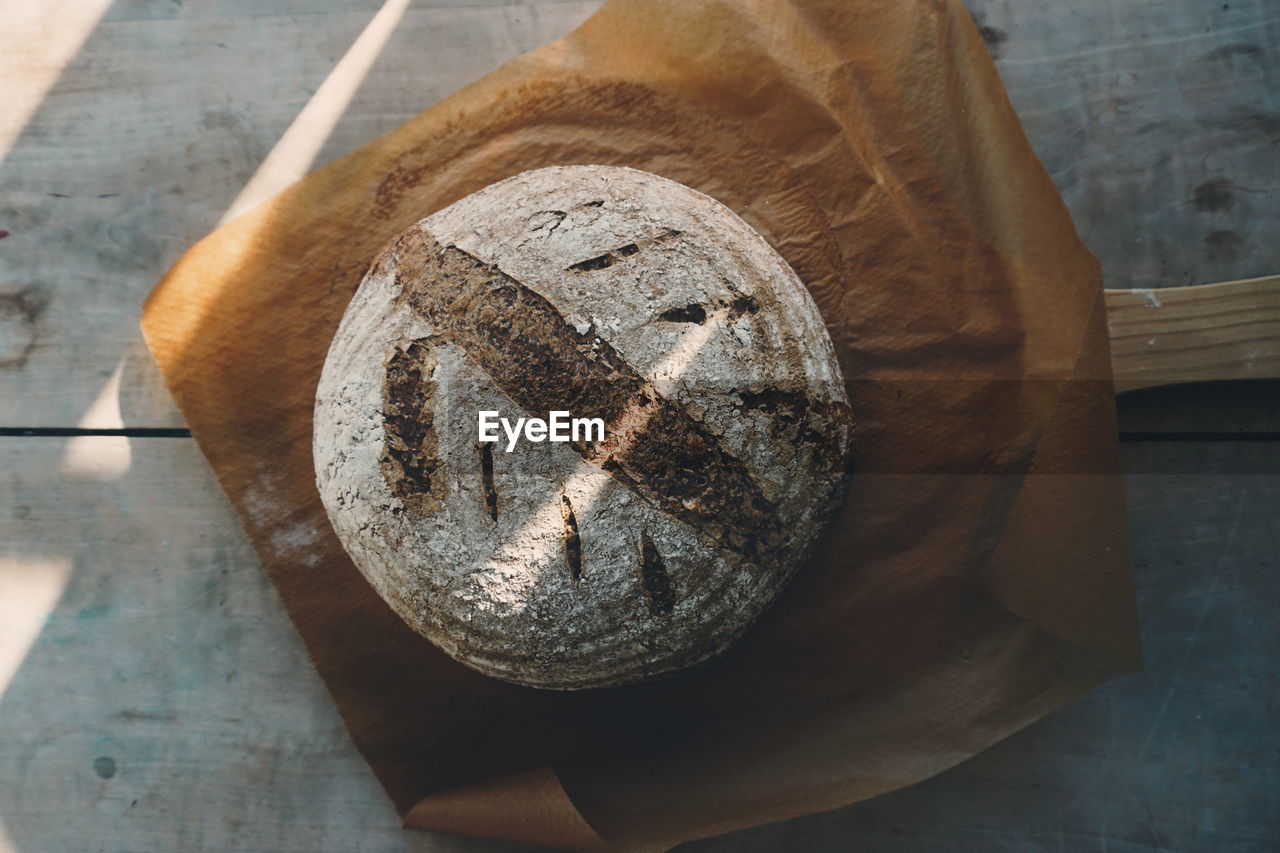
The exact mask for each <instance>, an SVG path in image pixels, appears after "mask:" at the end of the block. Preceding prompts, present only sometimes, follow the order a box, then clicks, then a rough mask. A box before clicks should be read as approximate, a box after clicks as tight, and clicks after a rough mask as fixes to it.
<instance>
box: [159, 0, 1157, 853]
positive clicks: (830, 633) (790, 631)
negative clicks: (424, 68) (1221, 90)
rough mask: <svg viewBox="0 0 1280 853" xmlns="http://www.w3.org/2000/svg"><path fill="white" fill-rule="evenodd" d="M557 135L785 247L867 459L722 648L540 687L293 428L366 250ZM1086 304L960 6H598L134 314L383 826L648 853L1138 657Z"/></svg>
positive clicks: (562, 158)
mask: <svg viewBox="0 0 1280 853" xmlns="http://www.w3.org/2000/svg"><path fill="white" fill-rule="evenodd" d="M569 163H601V164H614V165H626V166H633V167H636V168H640V169H646V170H649V171H652V172H656V173H658V174H661V175H665V176H666V177H669V178H672V179H674V180H677V181H681V182H683V183H685V184H688V185H690V186H693V187H695V188H697V189H699V190H701V191H703V192H706V193H708V194H710V195H712V196H713V197H715V198H717V199H719V200H720V201H722V202H724V203H725V204H727V205H728V206H729V207H731V208H732V209H734V210H735V211H737V212H738V213H739V214H740V215H741V216H743V217H744V218H745V219H746V220H747V221H748V222H749V223H751V225H753V226H754V227H755V228H756V229H757V230H759V231H760V232H761V233H762V234H763V235H764V236H765V237H766V238H767V239H768V240H769V241H770V243H771V244H772V245H773V246H774V247H775V248H776V249H777V250H778V251H779V252H780V253H781V254H782V255H783V256H784V257H785V258H786V259H787V260H788V261H789V262H790V263H791V265H792V266H793V267H794V268H795V269H796V271H797V272H798V273H799V275H800V277H801V279H802V280H803V281H804V282H805V283H806V285H807V286H808V287H809V289H810V290H811V292H812V293H813V296H814V298H815V300H816V301H817V303H818V305H819V307H820V309H821V311H822V314H823V317H824V318H825V320H826V322H827V325H828V328H829V330H830V333H831V336H832V339H833V340H834V342H835V345H836V348H837V351H838V355H839V358H840V362H841V365H842V367H843V370H844V373H845V376H846V378H847V380H848V384H849V396H850V398H851V400H852V403H853V407H854V410H855V413H856V414H857V417H858V420H859V428H858V448H857V453H858V474H857V476H856V477H855V478H854V483H853V486H852V488H851V491H850V494H849V496H848V500H847V502H846V505H845V507H844V510H843V512H842V514H841V515H840V516H839V517H838V519H837V520H836V521H835V522H834V523H833V525H832V526H831V529H830V531H829V534H828V536H827V537H826V539H825V541H824V545H823V547H822V548H821V550H820V552H819V553H818V555H817V556H816V557H815V558H814V559H813V560H812V561H811V563H810V564H809V565H807V566H806V567H804V568H803V569H802V570H801V571H800V573H799V574H798V575H797V577H796V579H795V580H794V581H793V583H792V584H791V585H790V587H788V589H787V590H786V591H785V592H784V593H783V595H782V597H781V598H780V599H779V601H778V602H777V604H776V605H775V607H774V608H773V609H772V610H771V611H770V612H769V613H768V614H767V615H766V616H765V618H764V619H763V620H762V622H761V623H760V624H759V625H758V626H757V627H756V628H754V629H753V630H752V631H751V633H750V634H749V635H748V636H747V637H746V639H745V640H744V641H743V642H742V643H741V644H740V645H739V646H738V647H737V648H735V649H734V650H733V651H732V652H731V653H730V654H729V655H728V656H727V657H726V658H724V659H723V660H721V661H719V662H718V663H717V664H715V665H714V666H712V667H710V668H707V669H704V670H700V671H697V672H692V673H688V674H685V675H682V676H678V677H675V678H671V679H668V680H666V681H661V682H657V683H654V684H648V685H639V686H634V687H627V688H615V689H609V690H599V691H587V692H580V693H555V692H540V691H535V690H531V689H527V688H520V687H515V686H511V685H507V684H503V683H501V682H498V681H495V680H492V679H489V678H486V677H484V676H481V675H478V674H476V673H474V672H472V671H470V670H468V669H466V668H464V667H462V666H461V665H459V664H456V663H454V662H453V661H451V660H450V659H448V658H447V657H445V656H444V655H443V654H442V653H440V652H439V651H437V650H436V649H435V648H434V647H433V646H432V645H431V644H430V643H428V642H427V641H426V640H423V639H421V638H420V637H418V636H417V635H416V634H414V633H413V632H412V631H410V630H409V629H408V628H407V627H405V625H404V624H403V623H401V622H400V620H399V619H398V618H396V617H395V616H394V615H393V614H392V612H391V611H390V610H389V609H388V608H387V607H386V606H385V605H384V604H383V603H382V601H381V600H380V599H379V598H378V597H377V595H376V594H374V592H373V591H372V590H371V589H370V588H369V586H368V585H367V584H366V583H365V582H364V580H363V579H362V578H361V577H360V575H359V573H358V572H357V571H356V570H355V569H354V568H353V566H352V565H351V563H350V561H349V560H348V558H347V557H346V555H345V553H344V552H343V550H342V548H341V546H340V545H339V543H338V541H337V539H336V537H335V536H334V534H333V532H332V530H331V529H330V527H329V524H328V522H327V520H326V518H325V514H324V511H323V509H322V507H321V505H320V500H319V496H318V494H317V492H316V488H315V485H314V478H313V474H312V463H311V451H310V447H311V412H312V401H313V395H314V392H315V387H316V382H317V379H318V376H319V373H320V369H321V365H322V363H323V361H324V357H325V352H326V349H327V347H328V344H329V341H330V338H331V336H332V334H333V331H334V329H335V327H336V326H337V323H338V321H339V319H340V317H341V316H342V313H343V311H344V310H345V308H346V305H347V302H348V300H349V298H350V296H351V294H352V293H353V292H354V290H355V288H356V286H357V285H358V284H359V282H360V279H361V276H362V275H363V273H364V271H365V269H366V267H367V266H368V264H369V262H370V260H371V259H372V258H373V257H374V255H375V254H376V252H377V251H378V249H379V248H380V247H381V246H382V245H383V244H384V243H386V242H387V241H388V240H389V239H390V238H391V237H392V236H394V235H395V234H396V233H397V232H399V231H400V230H402V229H403V228H405V227H406V226H408V225H409V224H411V223H412V222H414V221H416V220H418V219H420V218H422V217H424V216H427V215H428V214H430V213H432V212H434V211H436V210H438V209H440V208H441V207H444V206H445V205H447V204H449V203H451V202H453V201H455V200H457V199H459V198H461V197H463V196H465V195H467V194H469V193H471V192H474V191H475V190H478V189H480V188H481V187H483V186H485V185H487V184H489V183H492V182H494V181H497V180H499V179H502V178H505V177H507V176H509V175H512V174H515V173H517V172H520V171H523V170H526V169H533V168H537V167H541V166H546V165H552V164H569ZM1101 297H1102V292H1101V289H1100V280H1099V270H1098V265H1097V263H1096V261H1095V260H1094V258H1093V257H1092V256H1091V255H1090V254H1089V253H1088V252H1087V251H1086V250H1085V249H1084V248H1083V246H1082V245H1081V244H1080V242H1079V240H1078V239H1077V237H1076V235H1075V232H1074V230H1073V228H1072V225H1071V222H1070V220H1069V217H1068V215H1067V212H1066V210H1065V208H1064V207H1063V205H1062V203H1061V200H1060V199H1059V197H1058V195H1057V193H1056V191H1055V190H1054V188H1053V186H1052V184H1051V183H1050V181H1049V179H1048V177H1047V176H1046V174H1045V172H1044V170H1043V169H1042V168H1041V166H1040V164H1039V162H1038V161H1037V160H1036V158H1035V156H1034V154H1033V153H1032V151H1031V149H1030V147H1029V145H1028V144H1027V142H1026V140H1025V138H1024V136H1023V134H1022V132H1021V130H1020V128H1019V125H1018V122H1017V120H1016V118H1015V115H1014V113H1013V111H1012V109H1011V107H1010V105H1009V103H1008V101H1007V99H1006V97H1005V94H1004V92H1003V89H1002V88H1001V86H1000V83H999V80H998V78H997V76H996V73H995V70H994V67H993V66H992V63H991V61H990V59H989V57H988V55H987V53H986V51H985V48H984V46H983V45H982V42H981V40H980V38H979V36H978V34H977V32H976V31H975V28H974V26H973V24H972V22H971V21H970V19H969V16H968V14H967V13H966V12H965V10H964V8H963V7H962V5H961V3H960V2H959V0H900V2H892V3H888V2H884V1H883V0H710V1H709V2H708V1H707V0H703V2H696V3H695V2H687V0H613V2H610V3H608V4H607V5H606V6H604V7H603V9H602V10H601V11H600V12H599V13H597V14H596V15H595V16H594V17H592V18H591V19H590V20H589V21H588V22H587V23H585V24H584V25H583V26H582V27H581V28H580V29H578V30H577V31H576V32H574V33H573V34H571V35H570V36H568V37H566V38H564V39H561V40H559V41H556V42H553V43H551V44H548V45H546V46H544V47H542V48H540V49H539V50H536V51H534V52H533V53H530V54H528V55H526V56H524V57H521V58H520V59H517V60H515V61H513V62H511V63H509V64H507V65H505V66H503V67H502V68H500V69H499V70H497V71H495V72H494V73H492V74H491V75H489V76H488V77H486V78H484V79H482V80H481V81H479V82H477V83H475V84H473V85H471V86H470V87H468V88H466V89H464V90H463V91H461V92H459V93H458V94H456V95H454V96H452V97H450V98H448V99H447V100H445V101H443V102H441V103H439V104H437V105H436V106H434V107H432V108H430V109H428V110H427V111H426V112H424V113H422V114H421V115H419V116H418V117H416V118H414V119H413V120H411V121H409V122H408V123H407V124H405V125H404V126H402V127H401V128H399V129H398V130H396V131H394V132H392V133H390V134H388V135H386V136H384V137H382V138H380V139H378V140H376V141H374V142H372V143H370V144H369V145H366V146H365V147H363V148H361V149H359V150H357V151H355V152H353V153H351V154H350V155H348V156H346V157H344V158H342V159H341V160H339V161H337V162H335V163H333V164H332V165H330V166H328V167H326V168H324V169H322V170H320V171H319V172H316V173H315V174H313V175H311V176H310V177H308V178H306V179H305V180H303V181H301V182H299V183H297V184H295V185H294V186H293V187H291V188H290V189H289V190H287V191H285V192H283V193H281V194H280V195H278V196H277V197H275V198H274V199H272V200H271V201H269V202H268V203H266V204H265V205H263V206H262V207H260V208H258V209H256V210H254V211H252V212H250V213H249V214H246V215H245V216H243V217H241V218H239V219H237V220H236V221H234V222H232V223H230V224H228V225H226V226H224V227H222V228H219V229H218V230H217V231H215V232H214V233H213V234H211V235H210V236H209V237H208V238H206V239H205V240H203V241H202V242H201V243H199V244H198V245H197V246H195V247H194V248H192V249H191V250H190V251H189V252H188V253H187V254H186V255H184V256H183V257H182V258H181V260H180V261H179V262H178V263H177V264H176V265H175V266H174V268H173V269H172V270H171V271H170V272H169V273H168V274H167V275H166V277H165V278H164V279H163V281H162V282H161V283H160V284H159V285H158V286H157V287H156V289H155V291H154V292H153V293H152V295H151V297H150V299H149V301H148V302H147V305H146V308H145V311H144V315H143V329H144V332H145V335H146V338H147V341H148V343H149V345H150V346H151V348H152V351H153V352H154V354H155V357H156V359H157V360H158V362H159V363H160V366H161V368H162V369H163V371H164V373H165V376H166V379H167V381H168V383H169V386H170V388H171V390H172V392H173V394H174V396H175V397H176V398H177V401H178V404H179V406H180V407H181V409H182V411H183V413H184V414H185V416H186V418H187V420H188V422H189V423H190V425H191V429H192V431H193V433H194V435H195V437H196V439H197V441H198V442H199V444H200V447H201V448H202V449H203V451H204V453H205V454H206V456H207V457H208V458H209V460H210V462H211V463H212V465H213V467H214V470H215V471H216V472H217V475H218V478H219V480H220V481H221V483H222V485H223V486H224V488H225V489H226V491H227V493H228V494H229V495H230V497H231V499H232V501H233V502H234V503H235V506H236V508H237V510H238V511H239V513H240V517H241V519H242V521H243V523H244V527H245V530H246V531H247V532H248V535H249V536H250V538H251V539H252V541H253V543H254V545H255V546H256V548H257V550H258V553H259V554H260V555H261V557H262V561H263V564H264V565H265V567H266V569H267V571H268V573H269V574H270V576H271V579H272V580H273V581H274V583H275V585H276V588H277V589H278V590H279V592H280V595H281V597H282V599H283V600H284V603H285V605H286V607H287V609H288V611H289V614H290V616H291V618H292V619H293V622H294V624H295V625H296V627H297V629H298V631H299V632H300V634H301V635H302V637H303V639H304V641H305V642H306V645H307V648H308V650H309V652H310V654H311V657H312V659H313V661H314V662H315V665H316V669H317V670H318V671H319V673H320V675H321V676H322V677H323V678H324V680H325V682H326V684H327V686H328V688H329V690H330V692H331V693H332V695H333V698H334V701H335V702H336V704H337V706H338V709H339V710H340V711H341V713H342V716H343V718H344V720H345V722H346V724H347V726H348V728H349V730H350V732H351V736H352V738H353V739H354V741H355V743H356V745H357V746H358V747H359V749H360V750H361V752H362V753H363V754H364V755H365V757H366V758H367V759H368V761H369V763H370V765H371V766H372V767H373V769H374V771H375V773H376V774H377V776H378V779H379V780H380V781H381V783H382V785H383V786H384V787H385V789H386V791H387V793H388V794H389V795H390V797H391V799H392V800H393V801H394V803H395V805H396V807H397V808H398V809H399V810H400V813H401V814H402V815H404V816H405V817H406V823H407V824H408V825H410V826H414V827H420V828H427V829H437V830H443V831H448V832H459V833H468V834H475V835H483V836H491V837H497V838H508V839H516V840H523V841H528V842H532V843H536V844H542V845H546V846H552V847H564V848H568V849H578V850H662V849H666V848H669V847H670V846H673V845H675V844H677V843H679V842H681V841H683V840H687V839H690V838H696V837H702V836H707V835H711V834H715V833H719V832H724V831H728V830H731V829H736V828H740V827H744V826H750V825H753V824H759V823H764V822H768V821H773V820H778V819H782V818H787V817H791V816H794V815H799V814H804V813H809V812H814V811H819V810H823V809H829V808H833V807H836V806H839V805H843V804H846V803H849V802H852V801H855V800H858V799H862V798H866V797H871V796H874V795H876V794H879V793H882V792H884V791H888V790H891V789H893V788H897V787H900V786H903V785H907V784H910V783H912V782H915V781H918V780H920V779H923V778H925V777H927V776H929V775H931V774H934V773H937V772H939V771H940V770H942V769H945V768H946V767H949V766H951V765H953V764H955V763H956V762H958V761H961V760H963V759H964V758H966V757H968V756H970V755H972V754H973V753H974V752H976V751H978V750H981V749H983V748H985V747H986V746H988V745H990V744H991V743H993V742H995V741H997V740H999V739H1000V738H1003V737H1005V736H1007V735H1008V734H1010V733H1011V732H1013V731H1014V730H1016V729H1018V728H1019V727H1021V726H1024V725H1026V724H1027V723H1029V722H1031V721H1033V720H1035V719H1037V718H1038V717H1040V716H1042V715H1044V714H1045V713H1047V712H1049V711H1050V710H1052V709H1053V708H1055V707H1058V706H1059V705H1061V704H1062V703H1064V702H1066V701H1067V700H1068V699H1070V698H1071V697H1073V696H1075V695H1078V694H1079V693H1081V692H1082V691H1084V690H1086V689H1088V688H1089V687H1091V686H1093V685H1095V684H1097V683H1099V682H1100V681H1102V680H1104V679H1106V678H1108V677H1111V676H1113V675H1115V674H1118V673H1120V672H1124V671H1127V670H1129V669H1132V668H1134V667H1136V666H1138V665H1139V651H1138V641H1137V631H1136V617H1135V612H1134V605H1133V595H1132V590H1131V587H1130V578H1129V566H1128V554H1127V537H1126V531H1125V525H1124V520H1123V504H1122V499H1121V493H1120V483H1119V479H1118V475H1117V471H1118V466H1117V460H1116V452H1117V449H1116V440H1115V423H1114V405H1113V401H1112V397H1111V393H1112V390H1111V381H1110V365H1109V361H1108V358H1109V356H1108V351H1107V335H1106V328H1105V325H1104V322H1105V321H1104V317H1103V311H1102V301H1101Z"/></svg>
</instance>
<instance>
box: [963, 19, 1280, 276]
mask: <svg viewBox="0 0 1280 853" xmlns="http://www.w3.org/2000/svg"><path fill="white" fill-rule="evenodd" d="M966 2H967V4H968V6H969V8H970V9H971V10H972V11H973V13H974V17H975V19H976V20H977V21H978V22H979V24H980V25H981V26H982V28H983V31H984V34H985V35H986V37H987V42H988V45H989V46H990V48H991V51H992V53H993V55H994V56H995V57H996V66H997V67H998V68H999V69H1000V75H1001V78H1002V79H1003V80H1004V83H1005V87H1006V88H1007V89H1008V90H1009V95H1010V98H1011V99H1012V101H1013V104H1014V106H1015V107H1016V108H1017V110H1018V115H1019V117H1020V118H1021V119H1022V123H1023V127H1024V128H1025V129H1026V132H1027V136H1028V137H1029V138H1030V140H1031V143H1032V145H1033V146H1034V147H1035V149H1036V151H1037V153H1038V154H1039V155H1040V158H1041V159H1042V160H1043V161H1044V164H1045V166H1046V168H1047V169H1048V171H1049V174H1050V175H1052V176H1053V179H1054V181H1055V182H1056V183H1057V185H1058V188H1059V190H1061V191H1062V194H1063V196H1064V198H1065V199H1066V202H1067V206H1068V207H1069V208H1070V209H1071V213H1072V215H1073V216H1074V217H1075V220H1076V226H1077V228H1078V229H1079V231H1080V234H1081V236H1082V237H1083V239H1084V241H1085V243H1086V244H1087V245H1088V246H1089V248H1090V249H1092V250H1093V251H1094V253H1096V254H1097V255H1098V257H1099V258H1100V259H1101V260H1102V266H1103V269H1104V271H1105V273H1106V281H1107V286H1108V287H1114V288H1121V289H1128V288H1133V287H1142V288H1147V287H1169V286H1173V285H1187V284H1207V283H1209V282H1215V281H1232V280H1236V279H1245V278H1256V277H1259V276H1265V275H1274V274H1276V273H1277V272H1280V239H1277V235H1280V157H1277V156H1276V150H1277V149H1276V145H1277V143H1278V142H1280V85H1277V80H1280V6H1277V5H1276V3H1275V2H1273V0H1230V2H1221V0H1219V2H1205V0H1123V2H1121V0H1059V2H1054V3H1036V2H1028V0H966Z"/></svg>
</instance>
